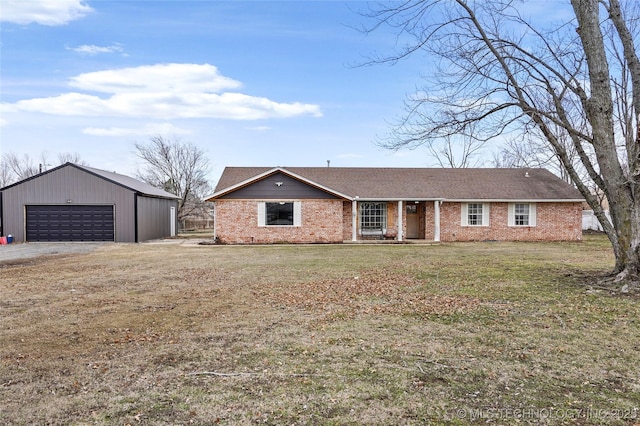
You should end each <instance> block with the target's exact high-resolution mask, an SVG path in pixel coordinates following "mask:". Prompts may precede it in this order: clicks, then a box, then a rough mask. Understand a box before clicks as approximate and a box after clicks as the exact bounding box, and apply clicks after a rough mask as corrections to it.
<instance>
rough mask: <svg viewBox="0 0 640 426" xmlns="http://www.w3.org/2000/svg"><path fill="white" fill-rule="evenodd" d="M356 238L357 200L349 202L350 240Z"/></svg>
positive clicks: (355, 239)
mask: <svg viewBox="0 0 640 426" xmlns="http://www.w3.org/2000/svg"><path fill="white" fill-rule="evenodd" d="M357 240H358V202H357V201H356V200H353V201H352V202H351V241H357Z"/></svg>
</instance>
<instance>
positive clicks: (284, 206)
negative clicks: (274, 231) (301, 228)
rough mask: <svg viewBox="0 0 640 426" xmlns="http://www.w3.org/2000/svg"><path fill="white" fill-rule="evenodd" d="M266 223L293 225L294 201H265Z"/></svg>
mask: <svg viewBox="0 0 640 426" xmlns="http://www.w3.org/2000/svg"><path fill="white" fill-rule="evenodd" d="M265 210H266V212H265V213H266V215H267V218H266V219H267V220H266V221H265V223H266V225H290V226H293V203H285V202H279V203H265Z"/></svg>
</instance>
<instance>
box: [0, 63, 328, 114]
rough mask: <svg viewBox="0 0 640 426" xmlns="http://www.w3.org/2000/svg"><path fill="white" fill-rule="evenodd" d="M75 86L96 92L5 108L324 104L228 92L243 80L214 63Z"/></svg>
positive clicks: (87, 77)
mask: <svg viewBox="0 0 640 426" xmlns="http://www.w3.org/2000/svg"><path fill="white" fill-rule="evenodd" d="M69 84H70V86H72V87H74V88H76V89H80V90H82V91H89V92H99V93H106V94H108V95H110V96H107V97H100V96H96V95H93V94H87V93H80V92H69V93H63V94H61V95H58V96H52V97H48V98H34V99H25V100H21V101H18V102H16V103H14V104H4V105H3V110H5V111H25V112H37V113H46V114H53V115H62V116H104V117H144V118H149V119H160V120H168V119H176V118H219V119H231V120H256V119H265V118H286V117H293V116H299V115H311V116H316V117H319V116H321V115H322V113H321V111H320V107H319V106H318V105H313V104H303V103H300V102H293V103H280V102H276V101H272V100H270V99H268V98H264V97H256V96H250V95H245V94H242V93H237V92H228V91H226V90H228V89H237V88H239V87H240V86H241V85H242V84H241V83H240V82H239V81H237V80H233V79H231V78H228V77H225V76H223V75H221V74H220V73H219V72H218V69H217V68H216V67H215V66H213V65H209V64H203V65H200V64H159V65H148V66H140V67H136V68H123V69H116V70H106V71H97V72H91V73H85V74H80V75H78V76H76V77H73V78H72V79H71V81H70V83H69Z"/></svg>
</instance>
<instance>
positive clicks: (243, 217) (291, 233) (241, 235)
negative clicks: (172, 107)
mask: <svg viewBox="0 0 640 426" xmlns="http://www.w3.org/2000/svg"><path fill="white" fill-rule="evenodd" d="M257 203H258V200H217V201H216V207H215V209H216V236H217V237H218V238H219V239H220V240H221V241H222V242H227V243H235V244H252V243H281V242H282V243H284V242H289V243H335V242H342V241H348V240H351V230H352V228H351V224H352V211H351V202H349V201H342V200H302V225H301V226H258V207H257ZM403 205H404V204H403ZM387 208H388V210H387V229H388V231H390V232H396V231H397V223H398V222H397V214H398V205H397V202H389V203H388V204H387ZM418 209H419V217H420V223H421V224H420V239H426V240H433V239H434V223H433V221H434V204H433V202H420V203H419V206H418ZM460 212H461V203H451V202H444V203H442V205H441V206H440V240H441V241H444V242H446V241H486V240H492V241H579V240H581V239H582V206H581V204H580V203H536V226H508V203H490V217H489V226H462V225H461V223H460V222H461V220H460V215H461V213H460ZM404 214H405V213H404V212H403V215H404ZM405 217H406V216H405ZM403 228H404V229H403V235H406V219H403ZM358 239H360V236H359V235H358Z"/></svg>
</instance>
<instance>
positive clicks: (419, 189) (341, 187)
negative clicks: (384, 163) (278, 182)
mask: <svg viewBox="0 0 640 426" xmlns="http://www.w3.org/2000/svg"><path fill="white" fill-rule="evenodd" d="M278 172H282V173H286V174H289V175H293V177H298V178H301V180H303V181H306V182H307V183H309V184H313V185H317V186H320V187H323V188H325V189H328V190H330V191H332V192H335V193H339V194H342V195H345V196H347V197H349V198H351V199H353V198H355V197H356V196H357V197H358V198H360V199H379V200H384V199H386V200H394V199H404V200H413V199H447V200H522V201H524V200H527V201H560V200H562V201H570V200H571V201H578V200H582V199H583V197H582V195H581V194H580V192H579V191H578V190H577V189H575V188H573V187H572V186H571V185H569V184H567V183H566V182H564V181H563V180H561V179H560V178H558V177H557V176H555V175H554V174H553V173H551V172H549V171H548V170H545V169H524V168H518V169H489V168H482V169H442V168H440V169H429V168H372V167H371V168H369V167H367V168H364V167H363V168H354V167H276V168H273V167H227V168H225V170H224V172H223V173H222V176H221V177H220V180H219V181H218V184H217V186H216V189H215V193H214V194H213V196H212V197H211V198H210V199H215V198H218V197H220V196H222V195H224V194H227V193H229V192H232V191H233V190H235V189H238V188H240V187H244V186H246V185H249V184H251V183H252V182H254V181H256V180H259V179H260V178H262V177H266V176H268V175H271V174H272V173H278Z"/></svg>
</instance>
